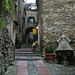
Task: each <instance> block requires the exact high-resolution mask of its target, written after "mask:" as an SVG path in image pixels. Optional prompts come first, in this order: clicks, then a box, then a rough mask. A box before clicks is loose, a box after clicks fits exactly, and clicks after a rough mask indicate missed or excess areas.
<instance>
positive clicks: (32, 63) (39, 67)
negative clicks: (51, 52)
mask: <svg viewBox="0 0 75 75" xmlns="http://www.w3.org/2000/svg"><path fill="white" fill-rule="evenodd" d="M31 50H32V49H31V48H21V49H20V50H19V51H17V52H16V53H17V56H19V57H17V58H16V60H17V59H18V60H19V65H18V70H17V75H50V73H49V72H48V70H47V69H46V68H45V67H44V65H43V64H42V61H41V59H40V55H38V54H36V53H33V52H32V51H31ZM18 54H19V55H18ZM28 59H29V60H28Z"/></svg>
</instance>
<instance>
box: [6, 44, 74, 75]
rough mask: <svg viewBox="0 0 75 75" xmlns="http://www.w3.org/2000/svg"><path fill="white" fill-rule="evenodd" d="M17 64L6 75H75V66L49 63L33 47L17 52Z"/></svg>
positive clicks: (27, 46) (23, 48) (26, 47)
mask: <svg viewBox="0 0 75 75" xmlns="http://www.w3.org/2000/svg"><path fill="white" fill-rule="evenodd" d="M15 55H16V57H15V62H14V63H13V65H12V66H10V67H9V69H8V71H7V72H6V74H5V75H75V66H63V65H59V64H55V63H47V62H46V61H44V60H43V59H42V57H41V55H40V54H38V53H35V52H33V51H32V47H31V45H25V46H24V47H22V48H20V49H16V50H15Z"/></svg>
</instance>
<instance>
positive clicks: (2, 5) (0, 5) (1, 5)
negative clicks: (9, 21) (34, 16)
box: [0, 0, 14, 29]
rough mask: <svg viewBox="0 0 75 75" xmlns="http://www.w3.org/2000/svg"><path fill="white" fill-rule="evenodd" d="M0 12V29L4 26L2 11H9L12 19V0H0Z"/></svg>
mask: <svg viewBox="0 0 75 75" xmlns="http://www.w3.org/2000/svg"><path fill="white" fill-rule="evenodd" d="M0 12H1V14H0V18H1V19H0V29H2V28H3V27H4V12H8V13H10V14H11V16H12V18H13V19H14V16H13V2H12V0H0Z"/></svg>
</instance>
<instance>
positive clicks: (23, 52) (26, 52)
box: [15, 52, 37, 54]
mask: <svg viewBox="0 0 75 75" xmlns="http://www.w3.org/2000/svg"><path fill="white" fill-rule="evenodd" d="M15 54H37V53H33V52H15Z"/></svg>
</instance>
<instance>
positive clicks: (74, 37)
mask: <svg viewBox="0 0 75 75" xmlns="http://www.w3.org/2000/svg"><path fill="white" fill-rule="evenodd" d="M37 4H38V23H39V25H40V26H39V28H40V47H42V48H43V49H44V47H46V45H47V44H49V45H53V46H54V47H57V43H56V41H57V39H58V38H59V37H60V36H61V35H62V34H65V35H66V36H68V37H69V38H70V39H71V43H72V44H74V43H75V33H74V32H75V1H74V0H37Z"/></svg>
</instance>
